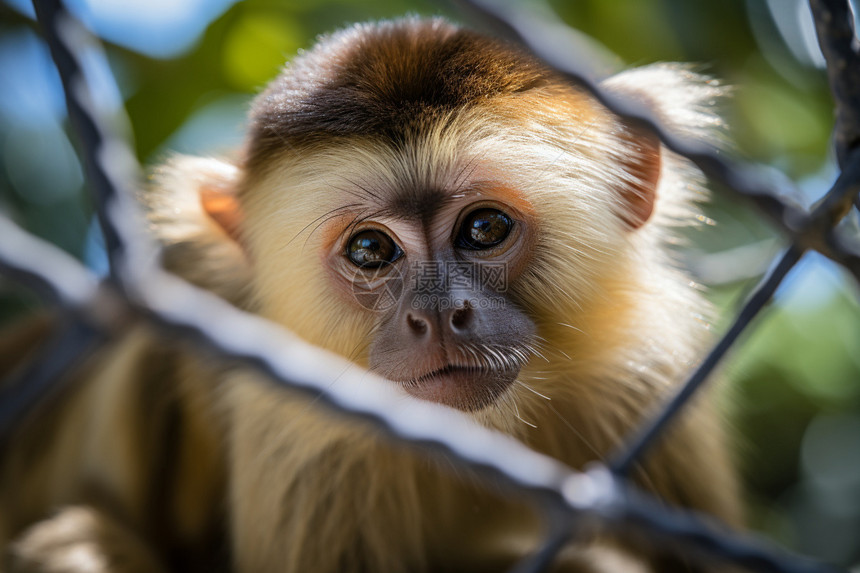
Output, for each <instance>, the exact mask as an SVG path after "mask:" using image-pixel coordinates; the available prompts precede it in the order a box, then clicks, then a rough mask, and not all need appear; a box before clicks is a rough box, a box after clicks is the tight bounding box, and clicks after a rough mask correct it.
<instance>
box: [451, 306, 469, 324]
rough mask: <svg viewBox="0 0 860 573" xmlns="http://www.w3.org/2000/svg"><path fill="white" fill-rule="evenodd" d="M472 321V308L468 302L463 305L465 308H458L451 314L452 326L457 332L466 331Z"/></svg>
mask: <svg viewBox="0 0 860 573" xmlns="http://www.w3.org/2000/svg"><path fill="white" fill-rule="evenodd" d="M471 320H472V307H471V306H469V303H468V302H467V303H465V304H464V305H463V308H458V309H456V310H455V311H454V312H453V313H451V326H452V327H454V329H455V330H464V329H466V328H467V327H468V326H469V322H470V321H471Z"/></svg>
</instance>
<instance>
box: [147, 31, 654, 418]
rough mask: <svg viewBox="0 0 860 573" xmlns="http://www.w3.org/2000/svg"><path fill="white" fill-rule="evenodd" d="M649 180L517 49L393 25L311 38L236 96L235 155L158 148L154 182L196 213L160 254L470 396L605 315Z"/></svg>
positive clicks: (528, 366)
mask: <svg viewBox="0 0 860 573" xmlns="http://www.w3.org/2000/svg"><path fill="white" fill-rule="evenodd" d="M610 87H611V86H610ZM617 88H618V89H619V90H621V89H624V86H623V82H620V83H619V85H618V86H617ZM660 177H661V152H660V146H659V143H658V142H657V140H656V139H655V138H654V137H653V136H651V135H649V134H645V133H642V132H639V131H637V130H635V129H632V128H631V127H630V126H628V125H626V124H625V123H624V122H623V121H621V120H619V119H618V118H617V117H615V116H613V115H612V114H610V113H609V112H608V111H606V110H605V109H604V108H602V107H601V106H600V105H599V104H598V103H596V102H595V101H594V100H593V99H592V98H590V97H589V96H587V95H585V94H584V93H583V92H582V91H581V90H579V89H577V88H576V87H575V86H573V85H570V84H569V83H566V82H565V81H563V80H561V79H560V78H559V77H558V76H557V75H556V74H555V73H553V72H551V71H550V70H548V69H547V68H545V67H544V66H542V65H541V64H540V63H538V62H537V61H535V60H534V59H532V58H531V57H529V56H527V55H525V54H523V53H522V52H520V51H518V50H517V49H515V48H514V47H512V46H509V45H507V44H504V43H502V42H499V41H496V40H492V39H489V38H486V37H483V36H481V35H479V34H476V33H474V32H470V31H466V30H462V29H459V28H457V27H455V26H452V25H450V24H447V23H445V22H444V21H441V20H418V19H406V20H400V21H395V22H387V23H379V24H368V25H359V26H355V27H352V28H349V29H347V30H345V31H342V32H339V33H337V34H334V35H332V36H329V37H327V38H324V39H323V40H322V41H321V42H320V43H319V44H318V45H317V46H316V47H315V48H314V49H313V50H311V51H309V52H307V53H305V54H303V55H301V56H299V57H297V58H296V59H295V60H294V61H293V62H292V63H291V64H289V65H288V66H287V68H286V69H285V70H284V72H283V73H282V74H281V75H280V77H278V78H277V79H276V80H275V81H274V82H273V83H272V84H271V85H270V86H269V87H268V89H266V91H265V92H264V93H262V94H261V95H260V96H259V97H258V98H257V99H256V102H255V103H254V105H253V109H252V111H251V128H250V132H249V136H248V139H247V145H246V147H245V149H244V155H243V159H242V161H241V162H240V163H239V164H238V165H237V166H228V165H226V164H224V163H222V162H217V161H215V160H200V159H179V160H177V161H175V162H174V164H173V165H172V166H168V167H167V168H166V169H165V170H164V171H163V172H162V174H161V175H160V176H159V186H160V187H161V188H169V187H182V186H183V185H185V186H188V185H192V186H193V187H194V188H195V189H196V190H197V193H195V194H194V197H195V198H196V197H200V198H201V199H202V200H201V204H202V206H203V211H204V212H205V214H206V215H207V217H208V219H207V225H208V226H207V230H206V232H199V233H197V234H195V235H194V237H193V238H192V240H189V239H187V237H185V238H182V239H181V240H178V241H177V245H174V248H173V249H172V251H171V250H168V259H172V260H173V263H172V264H170V263H171V261H170V260H168V264H170V266H172V267H173V268H178V267H180V266H182V267H185V270H184V271H183V269H180V272H183V274H185V275H186V276H188V277H189V278H191V279H192V280H195V281H196V282H198V283H201V284H203V285H205V286H208V287H210V288H213V289H215V290H216V291H218V292H220V293H221V294H224V295H225V296H227V297H228V298H231V299H232V300H234V301H239V302H240V303H241V304H243V305H245V306H247V307H248V308H251V309H253V310H254V311H256V312H259V313H260V314H262V315H263V316H265V317H267V318H270V319H272V320H274V321H276V322H279V323H281V324H283V325H285V326H287V327H288V328H290V329H292V330H293V331H294V332H296V333H298V334H299V335H301V336H303V337H304V338H306V339H307V340H308V341H310V342H312V343H315V344H317V345H320V346H323V347H326V348H328V349H331V350H334V351H336V352H338V353H340V354H342V355H344V356H346V357H348V358H349V359H351V360H353V361H354V362H356V363H358V364H360V365H363V366H366V367H368V368H369V369H370V370H372V371H375V372H377V373H379V374H381V375H383V376H385V377H387V378H389V379H391V380H393V381H395V382H397V383H398V384H400V385H401V386H402V387H403V388H404V389H405V390H406V391H407V392H409V393H411V394H412V395H414V396H418V397H420V398H425V399H429V400H434V401H437V402H440V403H443V404H447V405H450V406H454V407H457V408H460V409H463V410H469V411H476V410H481V409H485V408H487V407H488V406H490V405H492V404H495V403H497V402H499V401H500V399H502V397H505V396H507V397H509V396H510V394H511V389H512V388H514V387H515V386H516V385H520V384H522V385H525V384H526V378H525V376H526V375H525V374H524V373H526V372H528V373H529V376H530V378H529V379H528V380H529V383H532V384H538V383H539V382H537V380H539V379H540V378H541V377H540V376H538V375H537V373H539V372H541V371H549V372H550V375H551V373H552V371H553V369H554V368H555V366H554V361H555V360H562V358H560V357H561V356H562V355H563V356H565V358H564V359H563V360H565V361H567V362H568V363H569V362H570V361H571V360H574V361H575V360H580V361H582V363H583V364H584V363H586V362H587V361H588V359H589V356H590V355H589V352H590V350H587V349H588V345H587V343H583V344H584V345H580V346H579V347H577V346H576V344H579V342H576V343H575V342H572V341H574V340H580V341H581V340H584V339H590V340H591V341H592V343H593V344H592V346H594V347H595V348H596V347H597V345H599V343H600V341H601V340H603V339H604V338H605V337H604V335H603V333H604V332H605V331H606V329H612V328H615V326H613V325H615V324H616V323H618V322H619V321H620V320H621V319H618V318H617V317H616V318H614V319H613V320H609V321H607V320H605V317H602V318H601V313H604V314H605V313H608V311H607V310H606V309H607V308H608V307H609V306H611V307H612V308H614V309H622V310H623V309H626V308H627V307H628V306H630V304H629V303H630V300H631V293H630V292H627V291H629V290H630V289H629V285H630V284H631V283H630V281H629V280H628V277H629V273H630V272H631V269H632V268H633V263H634V262H635V261H636V260H637V257H640V256H641V253H642V252H643V249H642V248H641V245H643V244H646V243H649V242H653V241H652V240H653V237H652V236H651V235H649V233H648V227H650V226H651V225H650V223H648V221H649V218H652V217H651V216H652V211H653V210H654V205H655V197H656V194H657V185H658V180H659V179H660ZM162 195H163V192H162ZM195 200H196V199H195ZM171 202H173V203H171ZM150 203H155V204H160V203H161V202H159V201H158V200H156V201H153V200H150ZM163 203H164V204H166V205H173V204H174V203H175V199H170V198H166V199H164V201H163ZM188 207H189V209H191V206H190V204H189V205H188ZM198 210H199V209H198ZM163 211H166V209H161V208H160V207H159V208H157V209H155V211H154V212H155V213H156V215H155V217H154V220H159V218H160V217H162V215H160V213H162V212H163ZM170 216H171V215H164V216H163V218H169V217H170ZM646 223H648V224H646ZM162 234H169V233H162ZM167 238H168V240H169V239H170V237H167ZM183 244H184V245H192V244H193V245H195V246H194V247H193V249H192V247H190V246H189V247H188V248H187V249H185V251H186V252H185V254H182V253H183V249H182V245H183ZM201 245H203V247H205V248H200V246H201ZM189 250H192V251H193V253H194V254H193V256H191V257H189V255H188V252H187V251H189ZM176 252H179V254H176ZM191 258H193V259H194V260H193V261H192V260H188V259H191ZM192 267H193V268H194V269H197V268H199V269H200V271H199V272H197V271H194V270H193V269H192ZM655 288H657V289H659V285H656V286H655ZM625 312H627V311H625ZM628 314H629V312H628ZM613 316H615V315H613ZM618 328H621V327H618ZM606 336H609V335H606ZM571 352H573V353H574V354H577V356H571V354H570V353H571ZM538 363H539V364H538ZM565 370H566V371H569V370H570V368H569V365H568V366H565ZM550 377H551V376H550ZM518 383H520V384H518ZM504 399H505V400H506V399H508V398H504Z"/></svg>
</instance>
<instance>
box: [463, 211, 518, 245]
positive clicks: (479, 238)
mask: <svg viewBox="0 0 860 573" xmlns="http://www.w3.org/2000/svg"><path fill="white" fill-rule="evenodd" d="M513 226H514V222H513V221H512V220H511V218H510V217H508V216H507V215H505V214H504V213H502V212H501V211H499V210H498V209H489V208H482V209H475V210H474V211H472V212H471V213H469V214H468V215H466V218H465V219H463V223H462V224H461V225H460V230H459V231H458V232H457V239H456V240H455V242H454V243H455V246H457V247H460V248H462V249H470V250H473V251H478V250H481V249H489V248H490V247H493V246H495V245H498V244H499V243H501V242H502V241H504V240H505V238H507V236H508V235H509V234H510V232H511V227H513Z"/></svg>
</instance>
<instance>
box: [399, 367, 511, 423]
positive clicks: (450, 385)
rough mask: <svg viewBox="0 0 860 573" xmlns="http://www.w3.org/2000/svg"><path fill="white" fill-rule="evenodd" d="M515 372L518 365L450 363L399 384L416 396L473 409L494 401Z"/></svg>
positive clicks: (509, 384) (506, 386) (473, 410)
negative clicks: (502, 367)
mask: <svg viewBox="0 0 860 573" xmlns="http://www.w3.org/2000/svg"><path fill="white" fill-rule="evenodd" d="M518 374H519V368H515V369H506V370H494V369H486V368H476V367H470V366H457V365H454V364H449V365H447V366H445V367H443V368H439V369H438V370H433V371H432V372H429V373H427V374H424V375H422V376H419V377H417V378H413V379H411V380H405V381H400V384H401V385H402V386H403V388H404V389H405V390H406V391H407V392H409V394H411V395H412V396H415V397H416V398H420V399H422V400H430V401H431V402H438V403H440V404H444V405H446V406H451V407H452V408H457V409H459V410H463V411H465V412H475V411H477V410H481V409H482V408H486V407H487V406H489V405H490V404H492V403H493V402H495V401H496V399H497V398H498V397H499V396H501V395H502V394H503V393H504V392H505V390H507V389H508V388H509V387H510V386H511V384H513V383H514V381H515V380H516V379H517V375H518Z"/></svg>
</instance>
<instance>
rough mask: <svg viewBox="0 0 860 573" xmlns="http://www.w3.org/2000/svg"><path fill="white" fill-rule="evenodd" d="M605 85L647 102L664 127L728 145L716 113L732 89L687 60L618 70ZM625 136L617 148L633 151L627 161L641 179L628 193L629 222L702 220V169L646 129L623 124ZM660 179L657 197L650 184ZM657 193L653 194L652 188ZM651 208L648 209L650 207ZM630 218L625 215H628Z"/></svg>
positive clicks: (623, 162)
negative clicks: (700, 170)
mask: <svg viewBox="0 0 860 573" xmlns="http://www.w3.org/2000/svg"><path fill="white" fill-rule="evenodd" d="M601 87H602V88H604V89H606V90H608V91H610V92H615V93H618V94H620V95H623V96H625V97H628V98H632V99H636V100H639V101H641V102H643V103H644V104H646V105H647V106H648V107H649V108H651V111H652V112H653V113H654V114H655V115H656V117H657V119H659V120H660V123H661V125H662V126H663V128H664V129H666V130H668V131H670V132H672V133H673V134H675V135H679V136H681V137H685V138H690V139H696V140H700V141H707V142H708V143H709V144H710V145H712V146H715V147H716V148H726V147H727V140H726V133H725V124H724V122H723V121H722V120H721V119H720V117H719V116H718V115H717V113H716V112H717V110H718V108H719V106H720V103H721V102H722V100H723V99H724V98H725V97H726V96H727V95H728V90H727V88H726V87H725V86H723V85H721V84H720V83H719V82H717V81H715V80H713V79H712V78H709V77H707V76H703V75H700V74H698V73H696V72H695V71H694V70H693V68H691V67H689V66H686V65H683V64H652V65H650V66H644V67H641V68H633V69H630V70H627V71H624V72H621V73H620V74H616V75H614V76H612V77H609V78H607V79H605V80H603V81H602V82H601ZM621 132H622V137H623V138H624V139H625V140H624V141H623V142H622V145H621V146H619V148H620V149H622V150H629V151H631V153H632V157H631V161H627V162H626V163H625V161H624V160H622V161H621V162H622V164H624V165H625V166H626V167H628V169H629V170H630V174H631V176H634V178H635V179H638V180H639V181H641V184H634V185H633V186H632V187H631V188H630V190H629V192H626V193H625V197H626V200H627V204H628V206H629V207H631V210H630V213H632V215H631V216H630V219H631V220H629V221H627V222H628V223H630V224H632V226H633V227H634V228H635V227H636V225H637V224H638V225H641V224H642V223H644V222H645V221H646V220H648V216H644V217H643V215H646V214H647V215H650V220H652V221H655V222H658V224H659V225H661V226H676V225H689V224H691V223H693V222H695V221H697V220H698V219H696V218H695V217H693V216H692V215H694V214H696V213H698V211H697V209H696V208H695V207H694V203H696V202H699V201H701V200H703V199H704V198H705V197H706V194H705V192H704V187H703V186H702V182H703V181H702V177H701V173H699V171H698V170H697V169H695V168H694V167H693V166H692V165H691V164H689V162H687V161H686V160H683V159H682V158H680V157H678V156H677V155H675V154H673V153H671V152H670V151H668V150H667V149H665V148H662V149H661V147H660V145H659V144H658V142H657V139H656V138H655V137H654V135H653V134H651V133H645V130H644V129H641V128H640V129H637V128H635V127H632V126H627V127H626V128H625V127H624V126H622V129H621ZM657 178H659V179H660V181H659V197H657V195H658V193H657V192H656V189H653V188H652V187H651V183H653V182H655V181H656V179H657ZM651 190H653V191H654V192H653V193H651V192H650V191H651ZM649 206H650V208H649ZM625 220H626V219H625Z"/></svg>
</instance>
